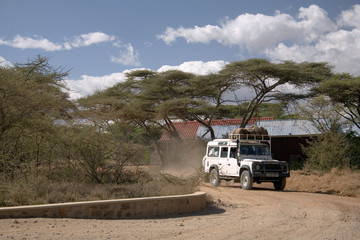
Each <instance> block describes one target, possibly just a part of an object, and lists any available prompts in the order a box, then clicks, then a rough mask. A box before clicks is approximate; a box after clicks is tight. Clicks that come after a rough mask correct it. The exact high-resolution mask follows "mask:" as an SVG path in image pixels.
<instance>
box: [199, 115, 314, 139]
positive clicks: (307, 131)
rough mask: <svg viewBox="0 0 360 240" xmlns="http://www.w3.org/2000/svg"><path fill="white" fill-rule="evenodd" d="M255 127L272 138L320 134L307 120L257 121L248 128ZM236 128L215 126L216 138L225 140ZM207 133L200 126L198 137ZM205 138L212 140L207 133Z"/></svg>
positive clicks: (233, 126)
mask: <svg viewBox="0 0 360 240" xmlns="http://www.w3.org/2000/svg"><path fill="white" fill-rule="evenodd" d="M253 125H255V126H259V127H264V128H266V129H267V131H268V132H269V135H270V136H289V135H293V136H305V135H307V136H308V135H316V134H320V132H319V131H318V130H317V129H316V128H315V127H314V126H313V125H312V123H311V122H310V121H307V120H272V121H269V120H266V121H257V122H255V124H248V125H247V127H250V126H253ZM236 128H238V125H227V126H213V129H214V132H215V137H216V138H224V136H227V135H228V134H230V133H231V132H232V131H233V130H234V129H236ZM206 131H207V129H206V128H205V127H203V126H199V128H198V130H197V133H196V136H197V137H201V136H203V135H204V134H205V133H206ZM204 137H205V138H206V139H210V134H209V133H207V134H205V136H204Z"/></svg>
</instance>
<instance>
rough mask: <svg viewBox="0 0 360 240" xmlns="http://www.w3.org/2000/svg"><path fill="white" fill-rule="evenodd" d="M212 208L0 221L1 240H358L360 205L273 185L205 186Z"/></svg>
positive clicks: (349, 199) (342, 199)
mask: <svg viewBox="0 0 360 240" xmlns="http://www.w3.org/2000/svg"><path fill="white" fill-rule="evenodd" d="M200 190H201V191H206V192H207V193H208V195H209V196H210V197H209V200H210V201H211V202H213V204H211V205H209V206H208V207H207V208H206V209H204V210H203V211H201V212H197V213H194V214H191V215H180V216H171V217H166V218H154V219H139V220H95V219H51V218H49V219H45V218H29V219H0V239H227V240H228V239H312V240H316V239H338V240H339V239H347V240H348V239H359V236H360V199H359V198H351V197H341V196H335V195H327V194H316V193H304V192H295V191H286V190H285V191H281V192H279V191H274V190H273V189H272V186H271V185H266V184H265V185H264V184H262V185H257V187H255V188H254V189H253V190H250V191H249V190H248V191H245V190H242V189H241V188H240V186H239V183H223V184H222V185H221V186H219V187H212V186H210V185H209V184H207V183H204V184H201V186H200Z"/></svg>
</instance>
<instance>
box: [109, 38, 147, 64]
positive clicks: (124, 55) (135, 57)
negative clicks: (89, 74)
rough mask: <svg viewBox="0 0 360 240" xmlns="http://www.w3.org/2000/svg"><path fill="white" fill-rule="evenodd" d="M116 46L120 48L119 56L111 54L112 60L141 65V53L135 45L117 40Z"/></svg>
mask: <svg viewBox="0 0 360 240" xmlns="http://www.w3.org/2000/svg"><path fill="white" fill-rule="evenodd" d="M114 46H116V47H118V48H120V50H119V56H118V57H114V56H111V62H114V63H121V64H123V65H125V66H136V67H137V66H140V65H141V63H140V61H139V53H138V52H137V51H136V50H135V49H134V47H133V46H132V45H131V44H130V43H129V44H121V43H120V42H117V43H115V44H114Z"/></svg>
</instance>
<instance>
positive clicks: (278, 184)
mask: <svg viewBox="0 0 360 240" xmlns="http://www.w3.org/2000/svg"><path fill="white" fill-rule="evenodd" d="M285 186H286V178H282V179H281V180H280V181H279V182H274V188H275V190H277V191H282V190H284V188H285Z"/></svg>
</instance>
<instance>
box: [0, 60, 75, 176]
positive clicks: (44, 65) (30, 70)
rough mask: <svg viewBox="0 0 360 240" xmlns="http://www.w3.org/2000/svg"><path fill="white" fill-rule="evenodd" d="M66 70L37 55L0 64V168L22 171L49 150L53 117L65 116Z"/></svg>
mask: <svg viewBox="0 0 360 240" xmlns="http://www.w3.org/2000/svg"><path fill="white" fill-rule="evenodd" d="M67 74H68V72H67V71H63V69H61V68H57V69H55V68H53V67H52V66H50V65H49V63H48V59H47V58H45V57H40V56H38V57H37V58H36V59H34V60H31V61H29V62H28V63H26V64H16V65H15V66H14V67H5V68H4V67H0V155H1V156H0V171H1V172H4V173H13V172H14V171H16V170H17V169H19V170H20V171H22V172H24V171H23V170H24V169H28V168H29V165H30V163H33V162H35V163H36V165H39V164H41V162H42V160H43V159H44V158H46V155H47V153H48V151H50V150H51V149H50V145H51V144H49V143H50V142H51V139H52V138H53V136H54V131H55V130H54V121H56V120H59V119H63V118H66V117H67V112H68V110H69V109H70V108H73V104H72V103H71V102H70V101H69V100H67V94H66V93H64V91H62V89H63V88H64V85H63V82H62V79H63V78H64V77H65V76H66V75H67Z"/></svg>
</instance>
